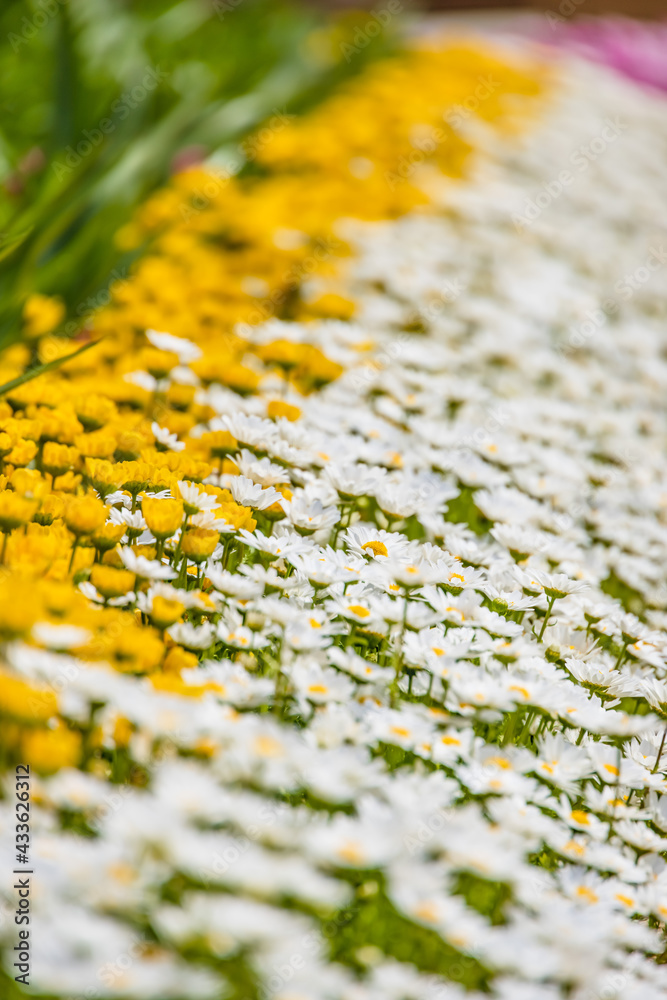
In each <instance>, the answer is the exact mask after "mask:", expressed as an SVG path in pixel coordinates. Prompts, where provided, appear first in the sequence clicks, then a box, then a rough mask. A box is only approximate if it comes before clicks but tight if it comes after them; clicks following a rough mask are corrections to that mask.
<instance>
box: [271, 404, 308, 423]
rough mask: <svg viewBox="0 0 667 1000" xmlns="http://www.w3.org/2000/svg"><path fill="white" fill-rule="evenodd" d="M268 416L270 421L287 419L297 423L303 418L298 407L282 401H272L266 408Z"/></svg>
mask: <svg viewBox="0 0 667 1000" xmlns="http://www.w3.org/2000/svg"><path fill="white" fill-rule="evenodd" d="M266 415H267V417H269V419H270V420H277V419H278V418H279V417H285V419H286V420H290V421H292V422H293V421H295V420H298V419H299V417H300V416H301V410H300V409H299V407H298V406H292V404H291V403H285V402H283V400H282V399H272V400H271V402H270V403H269V405H268V406H267V408H266Z"/></svg>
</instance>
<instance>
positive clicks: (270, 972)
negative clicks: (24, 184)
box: [0, 49, 667, 1000]
mask: <svg viewBox="0 0 667 1000" xmlns="http://www.w3.org/2000/svg"><path fill="white" fill-rule="evenodd" d="M482 74H491V77H492V79H493V81H495V82H494V84H493V86H491V84H489V83H488V80H487V81H486V83H487V85H486V90H485V94H487V96H486V97H485V98H482V97H481V96H480V93H481V91H479V90H478V88H479V83H480V77H481V76H482ZM494 74H495V76H494ZM552 77H553V78H552V82H551V89H550V90H548V92H547V96H548V100H545V98H544V96H541V85H539V86H538V82H537V80H538V73H537V71H535V70H534V69H531V68H530V67H528V66H526V67H523V68H516V67H512V66H511V65H504V64H503V63H502V62H501V61H499V60H497V59H492V58H491V57H490V56H488V55H486V54H484V53H482V52H479V53H476V52H475V51H474V50H470V51H466V53H465V54H462V53H461V52H460V51H459V50H444V51H436V50H431V49H425V50H418V51H416V52H412V53H409V54H407V55H404V56H402V57H400V58H397V59H395V60H393V61H390V62H388V63H387V64H382V65H379V66H376V67H374V68H373V69H371V70H370V71H368V73H367V74H366V75H364V76H363V77H362V78H360V79H359V80H358V81H356V82H355V83H354V84H350V85H348V89H347V90H346V91H344V92H343V93H341V94H340V95H338V96H336V97H335V98H334V99H332V100H331V101H330V102H327V103H325V104H324V105H323V106H322V107H321V108H319V109H318V110H316V111H314V112H312V113H311V114H309V115H307V116H305V117H304V118H303V119H301V120H297V121H296V122H295V123H294V124H292V125H290V126H289V127H286V128H285V129H284V130H283V131H280V132H277V133H276V135H275V137H274V139H273V140H272V141H271V142H270V143H268V144H267V146H266V148H265V149H261V150H260V151H259V152H258V153H257V159H258V160H259V161H260V162H261V164H262V165H263V167H264V168H265V171H266V176H264V175H261V176H259V177H253V178H252V179H251V180H248V179H239V180H238V181H237V180H233V181H229V183H228V184H226V185H224V187H223V188H221V189H220V190H217V189H215V184H214V189H213V191H212V194H211V196H210V197H209V196H207V200H206V202H205V204H203V205H200V207H199V208H197V207H196V206H194V205H193V204H192V194H193V192H194V193H196V192H197V185H201V184H204V183H206V179H205V178H204V177H203V175H201V174H200V173H197V174H195V175H192V174H191V173H190V172H188V173H187V174H185V175H183V176H182V177H179V178H177V179H176V181H175V182H174V184H173V186H172V187H170V188H169V189H167V190H166V191H164V192H161V193H160V194H159V195H158V196H157V197H156V198H154V199H153V200H152V201H151V202H150V203H149V204H148V205H146V206H145V207H144V209H143V210H142V213H140V218H139V219H138V220H137V222H136V223H135V224H133V227H134V228H133V231H132V232H127V231H125V232H124V233H122V234H121V238H122V239H123V240H125V241H127V242H128V244H129V243H130V242H132V241H133V240H136V239H139V238H143V235H145V233H146V232H149V231H150V232H153V233H154V235H155V237H156V240H157V244H156V249H155V251H154V252H153V253H152V254H151V255H149V256H148V257H146V258H145V259H144V260H143V261H142V262H141V263H140V264H139V266H138V270H137V273H136V276H134V277H133V278H132V279H131V280H129V281H128V282H127V283H125V284H124V285H123V286H122V287H120V288H118V289H117V290H116V297H115V300H114V303H113V304H112V306H110V307H109V308H108V309H107V310H105V311H104V312H103V313H101V314H100V315H99V316H96V317H95V321H94V326H95V330H96V331H97V332H100V333H106V334H107V336H106V337H105V338H104V339H103V340H102V341H101V342H100V344H99V345H98V346H96V347H94V348H92V349H91V350H90V351H88V352H87V353H85V354H82V355H81V356H80V357H77V358H75V359H74V360H72V361H69V362H66V363H65V365H64V366H63V367H62V368H60V369H59V370H58V372H57V373H51V374H48V375H47V376H45V377H43V378H40V379H37V380H35V381H33V382H28V383H26V384H24V385H21V386H20V387H18V388H16V389H15V390H12V391H10V392H9V393H8V395H7V397H6V400H5V401H3V402H2V403H0V408H1V409H0V449H1V451H2V460H3V472H2V483H1V486H2V489H1V490H0V531H2V534H3V541H2V575H1V577H0V639H1V640H2V643H3V656H4V665H3V666H2V669H1V673H0V696H1V700H0V713H1V714H2V731H1V735H0V746H1V748H2V753H3V759H5V760H9V761H11V762H12V763H14V762H16V761H18V760H25V761H27V762H28V763H29V764H30V766H31V768H33V769H34V770H35V771H37V772H38V773H39V775H40V777H39V779H38V780H37V781H35V782H34V783H33V796H34V798H33V803H32V807H31V822H32V836H33V845H32V855H33V864H34V867H35V871H36V875H35V880H36V884H38V886H39V893H38V894H36V895H35V898H34V900H33V906H34V917H33V926H34V939H35V942H36V950H35V953H34V956H33V978H34V983H35V985H36V988H37V989H39V990H41V991H43V992H44V993H48V994H49V995H50V996H54V995H56V996H68V997H76V998H77V1000H78V998H79V997H81V998H83V997H109V998H112V997H136V998H138V1000H165V998H167V997H172V998H178V1000H183V998H185V997H187V998H188V1000H197V998H201V1000H209V998H210V1000H215V998H219V997H222V996H231V997H234V998H236V1000H243V998H246V997H249V996H260V997H262V998H273V1000H463V998H464V997H469V998H472V1000H481V998H482V997H484V996H489V995H491V996H493V997H495V998H498V1000H510V998H511V1000H558V998H566V997H567V998H569V1000H588V998H592V997H600V998H602V997H605V998H606V997H609V998H619V1000H620V998H624V1000H653V998H655V1000H658V998H660V997H665V996H667V976H666V975H665V973H664V966H663V964H662V961H663V960H664V954H665V948H666V942H665V936H664V928H665V925H666V923H667V865H666V864H665V860H664V857H663V854H664V852H665V849H666V848H667V797H666V796H667V780H666V778H665V773H666V770H667V748H666V747H665V733H666V732H667V729H666V726H667V614H666V613H665V611H664V610H663V609H664V605H665V596H666V595H667V578H666V576H665V564H666V561H667V560H666V556H667V534H666V532H665V520H666V518H667V513H666V508H665V497H666V496H667V481H666V474H665V462H664V452H665V444H666V443H667V415H666V413H665V406H664V399H665V391H666V389H667V366H666V364H665V360H664V345H663V328H664V318H665V304H664V303H665V287H666V283H665V276H664V274H663V273H662V272H661V271H660V266H655V267H654V266H653V263H654V262H655V261H658V265H661V264H662V263H664V262H667V255H665V261H662V259H661V256H662V255H663V250H662V247H661V245H660V243H659V240H660V235H659V232H657V230H658V225H659V220H661V219H662V217H663V214H664V204H665V195H666V194H667V191H666V190H665V189H666V187H667V182H666V181H665V177H664V173H663V172H662V171H661V163H662V155H663V152H664V146H665V144H666V143H667V117H666V116H665V105H664V103H663V102H662V100H661V99H660V100H659V99H657V98H649V97H647V96H646V95H645V94H643V93H639V92H637V91H636V90H635V89H634V86H633V85H632V84H630V83H628V82H622V81H617V80H615V78H613V77H611V76H609V75H608V74H607V71H606V70H603V69H601V68H599V67H595V68H586V67H584V66H579V65H578V64H568V65H565V66H563V67H560V68H559V69H558V71H555V70H554V72H553V74H552ZM496 83H497V87H496ZM487 92H488V93H487ZM468 97H471V100H468V101H467V103H466V100H467V98H468ZM473 106H474V114H473V112H472V111H471V110H470V109H471V108H473ZM538 110H539V112H540V117H539V121H538V122H537V123H533V125H532V127H527V125H526V122H527V120H528V114H529V113H531V114H535V113H536V112H537V111H538ZM449 114H451V115H456V116H457V117H456V120H457V123H458V125H457V128H458V131H457V130H455V129H454V128H453V127H452V126H451V125H450V126H448V125H447V124H446V123H447V121H448V118H447V115H449ZM614 116H620V118H621V119H622V121H623V122H625V121H626V120H627V122H628V123H631V125H632V142H631V143H630V142H625V140H624V136H623V133H622V132H621V135H620V137H619V139H618V141H617V142H615V143H613V144H609V145H608V148H605V151H604V154H600V155H599V156H598V155H596V156H595V157H593V158H589V160H588V167H587V168H586V170H582V171H581V172H579V173H577V174H576V175H575V181H574V182H573V183H572V185H571V186H570V187H569V189H568V191H567V192H564V193H563V195H562V197H558V198H557V197H555V196H552V198H551V201H550V202H549V203H548V204H547V205H545V207H544V209H543V210H542V211H541V213H540V214H539V215H538V216H537V217H535V218H534V219H530V220H529V221H530V225H527V224H526V223H525V222H524V223H521V224H517V222H516V219H517V217H518V216H521V217H523V216H525V214H526V213H525V210H524V205H525V202H526V200H527V199H528V200H530V201H531V202H535V203H536V204H537V205H538V206H539V205H540V202H539V201H538V200H537V195H538V193H539V192H540V191H541V190H546V191H549V185H552V187H553V177H554V171H556V174H557V172H558V170H560V169H561V165H562V169H563V170H565V169H566V167H567V164H568V157H569V156H570V154H571V153H572V151H573V150H575V151H576V150H577V149H579V148H580V147H581V146H582V145H584V144H585V143H586V142H588V144H589V146H590V145H591V139H592V138H594V137H595V136H596V135H597V134H598V132H599V130H600V129H601V128H602V127H604V124H605V121H606V120H607V119H608V118H613V117H614ZM435 122H439V123H440V124H439V125H438V128H441V130H442V131H443V133H445V131H446V128H448V129H449V131H447V132H446V139H444V140H442V142H441V144H438V143H434V142H431V144H430V145H429V146H428V148H427V147H426V146H425V145H424V136H425V134H428V130H429V129H431V128H432V127H435V124H434V123H435ZM443 122H444V123H445V124H443ZM464 134H465V137H466V138H465V141H464V139H463V137H462V136H463V135H464ZM624 142H625V144H624ZM473 144H474V145H475V146H476V152H475V154H474V156H473V157H472V158H471V157H468V160H469V167H470V171H469V175H468V176H467V177H465V178H463V179H460V180H458V181H454V180H452V177H451V174H452V173H457V172H459V171H461V170H462V164H463V158H464V156H465V155H467V152H468V151H469V150H470V149H471V148H472V146H473ZM404 147H405V149H406V150H407V153H405V152H403V148H404ZM341 150H342V153H341ZM414 150H418V151H420V152H421V153H423V154H424V155H422V156H421V157H420V156H414V157H412V159H411V160H410V159H409V158H410V156H411V151H414ZM401 156H404V157H406V162H410V163H411V165H410V168H409V169H407V168H406V169H405V170H403V171H402V172H403V173H404V174H406V176H405V177H404V178H403V180H404V183H403V184H399V183H397V181H396V177H397V176H398V177H400V176H401V169H402V168H401V164H400V162H399V161H400V157H401ZM346 158H347V159H346ZM341 164H343V167H341ZM387 173H390V174H391V175H392V176H391V177H390V178H387V176H386V174H387ZM210 176H211V178H214V177H215V175H214V174H211V175H210ZM211 183H214V182H213V181H211ZM313 187H317V189H318V196H317V198H315V197H314V196H313V191H312V189H313ZM554 190H555V188H554ZM542 200H544V199H542ZM183 206H185V207H186V209H187V211H185V212H181V208H182V207H183ZM529 214H534V213H529ZM353 219H354V221H352V220H353ZM341 220H344V221H341ZM654 232H655V238H654ZM332 237H334V238H336V239H337V240H339V241H340V242H339V246H340V247H344V248H345V255H344V256H343V254H342V253H341V254H335V255H331V257H326V255H324V259H322V260H317V266H314V267H313V268H311V269H308V268H306V267H305V264H304V262H305V261H306V260H307V259H308V255H309V254H310V256H311V258H312V257H313V253H314V250H313V247H314V246H316V245H317V242H316V241H318V240H319V241H320V244H319V245H320V246H326V245H327V240H329V239H331V238H332ZM647 241H648V242H647ZM656 241H657V243H656ZM339 256H340V257H341V258H342V259H338V257H339ZM334 257H335V258H336V259H335V260H334ZM295 269H296V270H295ZM644 272H646V275H645V274H644ZM258 303H259V304H258ZM258 310H259V312H257V311H258ZM56 316H57V309H54V307H53V304H52V303H50V302H49V301H48V300H41V301H37V302H33V303H32V305H31V310H30V314H29V324H28V325H29V330H28V332H29V334H30V338H31V339H29V340H27V341H26V342H25V343H23V344H22V345H20V346H18V347H16V348H13V349H12V350H11V351H10V352H8V354H7V355H6V357H5V359H4V361H3V364H4V365H5V368H6V369H7V371H6V374H7V375H8V377H11V373H12V372H18V371H20V370H21V368H22V367H23V366H25V364H26V363H27V361H28V360H29V357H30V352H31V351H33V352H35V353H36V354H37V356H38V357H40V358H42V359H43V360H44V359H49V357H54V356H58V354H59V352H64V350H65V347H64V345H63V344H62V343H60V342H59V339H58V337H57V336H55V335H54V334H53V332H52V331H53V327H54V324H55V322H56V319H55V317H56ZM235 322H236V323H237V324H238V325H236V326H234V323H235ZM165 330H168V331H169V332H163V331H165ZM663 751H664V753H663ZM0 816H1V823H2V826H1V827H0V838H1V840H0V842H1V843H2V854H3V857H5V856H6V857H7V859H8V860H9V858H10V852H11V850H12V844H13V837H14V827H13V825H12V822H11V810H10V808H9V806H8V805H7V803H6V802H3V803H2V804H1V808H0ZM6 906H7V909H6V912H9V909H10V897H8V901H7V904H6ZM0 935H2V941H3V944H4V945H6V947H7V948H8V953H10V952H9V949H11V947H12V943H13V942H12V925H11V924H10V923H9V922H4V923H2V924H1V925H0ZM656 958H657V959H658V960H657V961H656Z"/></svg>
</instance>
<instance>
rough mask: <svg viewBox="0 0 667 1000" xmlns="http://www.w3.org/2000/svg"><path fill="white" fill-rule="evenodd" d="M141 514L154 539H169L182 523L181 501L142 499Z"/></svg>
mask: <svg viewBox="0 0 667 1000" xmlns="http://www.w3.org/2000/svg"><path fill="white" fill-rule="evenodd" d="M141 512H142V514H143V515H144V520H145V521H146V524H147V525H148V530H149V531H150V532H152V534H153V535H154V536H155V538H157V539H164V538H171V536H172V535H173V534H174V532H175V531H176V530H177V529H178V528H179V527H180V526H181V523H182V521H183V501H182V500H169V499H166V498H165V499H164V500H158V499H155V498H154V497H144V499H143V501H142V503H141Z"/></svg>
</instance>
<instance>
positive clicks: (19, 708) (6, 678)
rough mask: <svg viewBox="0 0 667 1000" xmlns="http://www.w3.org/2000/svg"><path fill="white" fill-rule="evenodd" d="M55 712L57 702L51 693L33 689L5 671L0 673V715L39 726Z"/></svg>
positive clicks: (44, 689)
mask: <svg viewBox="0 0 667 1000" xmlns="http://www.w3.org/2000/svg"><path fill="white" fill-rule="evenodd" d="M57 711H58V700H57V698H56V696H55V694H54V693H53V691H50V690H49V689H48V688H39V687H33V686H32V685H31V684H28V683H27V682H26V681H22V680H19V679H18V677H13V676H12V675H11V674H8V673H6V672H5V671H1V672H0V714H2V715H8V716H11V717H12V718H14V719H20V720H21V721H22V722H30V723H35V724H39V723H44V722H46V721H47V720H48V719H50V718H51V716H53V715H55V714H56V712H57Z"/></svg>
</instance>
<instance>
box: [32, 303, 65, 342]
mask: <svg viewBox="0 0 667 1000" xmlns="http://www.w3.org/2000/svg"><path fill="white" fill-rule="evenodd" d="M64 318H65V306H64V305H63V302H62V300H61V299H58V298H55V297H53V296H49V295H39V294H35V295H31V296H30V298H29V299H28V300H27V302H26V304H25V305H24V307H23V322H24V329H25V333H26V335H27V336H28V337H41V335H42V334H43V333H49V332H50V331H51V330H55V328H56V327H57V326H59V325H60V324H61V323H62V321H63V320H64Z"/></svg>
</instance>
